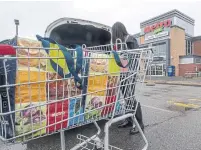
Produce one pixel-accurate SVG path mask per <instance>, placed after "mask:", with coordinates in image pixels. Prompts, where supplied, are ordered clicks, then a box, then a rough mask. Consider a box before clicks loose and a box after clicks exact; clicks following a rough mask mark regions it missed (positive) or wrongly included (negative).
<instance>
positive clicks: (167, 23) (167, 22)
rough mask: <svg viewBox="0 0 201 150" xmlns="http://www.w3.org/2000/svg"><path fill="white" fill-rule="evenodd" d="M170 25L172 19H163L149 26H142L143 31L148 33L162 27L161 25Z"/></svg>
mask: <svg viewBox="0 0 201 150" xmlns="http://www.w3.org/2000/svg"><path fill="white" fill-rule="evenodd" d="M171 25H172V21H171V20H165V21H162V22H158V23H156V24H154V25H151V26H147V27H145V28H144V33H149V32H153V31H154V30H156V29H158V28H163V27H166V28H167V27H170V26H171Z"/></svg>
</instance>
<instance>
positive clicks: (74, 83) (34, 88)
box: [0, 36, 121, 141]
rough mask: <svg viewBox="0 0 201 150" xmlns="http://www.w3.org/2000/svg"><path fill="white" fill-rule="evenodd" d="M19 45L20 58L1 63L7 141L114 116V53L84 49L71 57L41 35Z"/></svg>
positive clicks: (116, 69) (117, 69)
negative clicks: (36, 38) (36, 39)
mask: <svg viewBox="0 0 201 150" xmlns="http://www.w3.org/2000/svg"><path fill="white" fill-rule="evenodd" d="M17 42H18V46H19V47H16V48H15V50H16V55H14V56H12V57H8V58H6V61H4V59H1V86H2V85H4V87H1V88H0V89H1V97H2V93H5V95H6V97H4V98H3V97H2V99H4V100H3V102H4V103H7V105H6V106H5V108H4V109H3V110H1V111H2V113H8V114H5V115H4V114H3V115H1V120H4V121H6V122H7V125H5V124H4V123H2V121H1V126H0V129H1V131H2V132H1V133H0V134H1V136H2V137H3V138H4V139H17V141H26V140H28V139H32V138H34V137H38V136H42V135H45V134H49V133H53V132H56V131H59V130H60V129H65V128H73V127H76V126H79V125H80V124H83V123H89V122H92V121H94V120H101V119H104V118H108V117H109V116H111V115H112V112H113V110H114V107H115V102H116V100H117V90H118V85H119V76H120V70H121V69H120V67H119V66H118V65H117V64H116V61H115V59H114V56H113V54H112V53H111V54H104V53H102V54H101V53H96V52H95V51H90V50H87V49H85V51H83V50H82V49H81V47H80V46H77V49H76V50H74V51H73V53H72V52H69V51H70V50H69V49H67V48H65V47H64V46H61V45H59V44H58V43H56V42H54V41H53V40H51V39H47V38H42V37H40V36H38V41H35V40H30V39H25V38H18V41H17ZM79 49H81V51H79ZM80 52H81V53H80ZM70 54H73V55H72V56H71V58H69V57H70ZM83 56H85V57H88V59H84V57H83ZM73 57H76V58H75V59H73ZM70 60H73V61H72V62H70ZM6 66H8V67H6ZM5 67H6V68H5ZM3 68H5V69H3ZM80 85H81V86H80ZM2 90H4V91H2ZM103 106H104V107H103Z"/></svg>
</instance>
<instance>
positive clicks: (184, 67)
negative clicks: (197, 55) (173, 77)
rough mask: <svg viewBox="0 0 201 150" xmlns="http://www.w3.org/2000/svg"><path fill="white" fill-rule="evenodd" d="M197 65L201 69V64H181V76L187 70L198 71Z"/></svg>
mask: <svg viewBox="0 0 201 150" xmlns="http://www.w3.org/2000/svg"><path fill="white" fill-rule="evenodd" d="M196 67H197V68H198V71H199V69H201V64H179V76H184V75H185V73H186V72H193V73H194V72H196Z"/></svg>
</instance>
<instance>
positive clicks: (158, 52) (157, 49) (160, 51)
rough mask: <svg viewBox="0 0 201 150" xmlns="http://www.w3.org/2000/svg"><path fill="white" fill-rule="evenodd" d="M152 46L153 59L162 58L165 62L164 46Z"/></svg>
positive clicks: (163, 44)
mask: <svg viewBox="0 0 201 150" xmlns="http://www.w3.org/2000/svg"><path fill="white" fill-rule="evenodd" d="M153 46H154V57H163V58H164V60H166V44H165V43H160V44H157V45H153Z"/></svg>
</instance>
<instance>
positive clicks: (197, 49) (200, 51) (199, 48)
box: [193, 40, 201, 56]
mask: <svg viewBox="0 0 201 150" xmlns="http://www.w3.org/2000/svg"><path fill="white" fill-rule="evenodd" d="M193 55H198V56H201V40H198V41H194V42H193Z"/></svg>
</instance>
